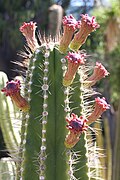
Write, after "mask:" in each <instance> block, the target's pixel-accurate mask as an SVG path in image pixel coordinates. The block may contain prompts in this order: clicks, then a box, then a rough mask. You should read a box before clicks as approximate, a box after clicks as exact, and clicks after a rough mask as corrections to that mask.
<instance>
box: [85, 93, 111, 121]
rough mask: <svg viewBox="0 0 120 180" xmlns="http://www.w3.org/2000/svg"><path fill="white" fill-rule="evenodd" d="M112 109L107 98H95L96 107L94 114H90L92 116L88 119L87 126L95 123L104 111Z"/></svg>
mask: <svg viewBox="0 0 120 180" xmlns="http://www.w3.org/2000/svg"><path fill="white" fill-rule="evenodd" d="M109 108H110V105H109V104H107V102H106V100H105V98H104V97H103V98H99V97H97V98H95V107H94V110H93V112H92V113H91V114H90V116H89V117H88V118H87V119H88V123H87V124H92V123H93V122H95V121H96V120H97V119H98V118H99V117H100V116H101V115H102V113H103V112H104V111H106V110H107V109H109Z"/></svg>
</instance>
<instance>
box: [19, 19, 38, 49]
mask: <svg viewBox="0 0 120 180" xmlns="http://www.w3.org/2000/svg"><path fill="white" fill-rule="evenodd" d="M36 28H37V26H36V23H33V22H32V21H31V22H29V23H26V22H24V23H23V25H22V26H21V27H20V31H21V32H22V34H23V35H24V36H25V38H26V41H27V44H28V46H29V47H30V49H31V50H32V51H33V52H34V51H35V50H36V49H37V48H38V47H39V45H38V42H37V39H36V37H35V30H36Z"/></svg>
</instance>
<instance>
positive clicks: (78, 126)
mask: <svg viewBox="0 0 120 180" xmlns="http://www.w3.org/2000/svg"><path fill="white" fill-rule="evenodd" d="M66 121H67V122H68V125H67V126H66V127H67V129H69V133H68V135H67V136H66V138H65V146H66V147H67V148H72V147H74V146H75V145H76V144H77V142H78V141H79V139H80V135H81V134H82V133H83V132H84V131H86V130H87V127H88V126H87V125H86V122H87V119H85V118H84V117H83V116H80V117H79V118H78V116H77V115H75V114H74V113H72V114H71V117H70V118H69V119H66Z"/></svg>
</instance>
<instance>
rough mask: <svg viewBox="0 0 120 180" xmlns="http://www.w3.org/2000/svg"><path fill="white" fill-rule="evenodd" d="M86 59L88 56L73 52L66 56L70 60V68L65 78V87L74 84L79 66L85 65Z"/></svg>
mask: <svg viewBox="0 0 120 180" xmlns="http://www.w3.org/2000/svg"><path fill="white" fill-rule="evenodd" d="M85 57H86V54H80V53H73V52H69V53H68V55H67V56H66V59H67V60H68V68H67V71H66V73H65V76H64V78H63V85H64V86H69V85H71V84H72V82H73V80H74V78H75V75H76V72H77V70H78V68H79V66H80V65H82V64H84V63H85Z"/></svg>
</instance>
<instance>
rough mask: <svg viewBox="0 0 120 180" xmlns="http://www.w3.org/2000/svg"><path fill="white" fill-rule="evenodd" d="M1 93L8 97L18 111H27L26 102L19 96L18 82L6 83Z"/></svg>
mask: <svg viewBox="0 0 120 180" xmlns="http://www.w3.org/2000/svg"><path fill="white" fill-rule="evenodd" d="M1 91H2V92H4V93H5V95H6V96H10V98H11V99H12V101H13V102H14V103H15V104H16V106H17V107H18V108H20V110H22V111H28V110H29V105H28V102H27V101H26V100H25V99H24V98H23V97H22V96H21V94H20V81H19V80H15V81H13V80H12V81H10V82H7V84H6V87H4V88H3V89H2V90H1Z"/></svg>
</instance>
